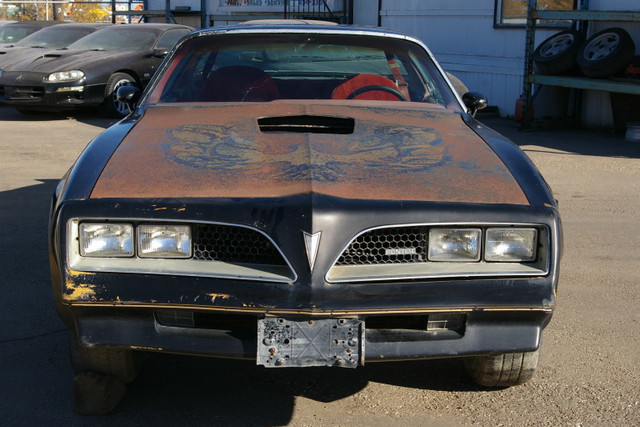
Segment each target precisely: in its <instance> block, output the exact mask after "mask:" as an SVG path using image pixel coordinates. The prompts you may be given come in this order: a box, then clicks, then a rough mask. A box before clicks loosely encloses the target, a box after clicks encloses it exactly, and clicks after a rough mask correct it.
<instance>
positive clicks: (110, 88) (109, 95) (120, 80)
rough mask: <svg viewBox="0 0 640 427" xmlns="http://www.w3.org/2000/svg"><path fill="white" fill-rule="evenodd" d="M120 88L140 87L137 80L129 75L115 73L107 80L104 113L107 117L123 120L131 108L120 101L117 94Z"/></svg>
mask: <svg viewBox="0 0 640 427" xmlns="http://www.w3.org/2000/svg"><path fill="white" fill-rule="evenodd" d="M120 86H138V85H137V83H136V80H135V79H134V78H133V77H131V76H130V75H129V74H127V73H114V74H112V75H111V77H109V80H107V86H106V87H105V90H104V101H103V103H102V111H103V112H104V114H105V115H106V116H107V117H115V118H122V117H124V116H126V115H127V114H129V107H128V106H127V104H125V103H124V102H120V101H118V98H117V96H116V92H117V91H118V88H119V87H120Z"/></svg>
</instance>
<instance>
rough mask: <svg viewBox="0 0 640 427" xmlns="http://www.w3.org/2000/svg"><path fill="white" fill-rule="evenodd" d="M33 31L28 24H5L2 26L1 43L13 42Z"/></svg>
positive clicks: (0, 31) (0, 30) (0, 28)
mask: <svg viewBox="0 0 640 427" xmlns="http://www.w3.org/2000/svg"><path fill="white" fill-rule="evenodd" d="M33 31H34V30H33V29H32V28H30V27H26V26H24V27H23V26H18V25H3V26H2V27H0V43H13V42H16V41H18V40H22V39H23V38H25V37H26V36H27V35H29V34H31V33H33Z"/></svg>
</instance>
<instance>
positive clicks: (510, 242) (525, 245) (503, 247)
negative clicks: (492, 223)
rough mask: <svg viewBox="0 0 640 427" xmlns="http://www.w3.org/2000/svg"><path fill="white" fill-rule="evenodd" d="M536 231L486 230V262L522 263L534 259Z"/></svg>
mask: <svg viewBox="0 0 640 427" xmlns="http://www.w3.org/2000/svg"><path fill="white" fill-rule="evenodd" d="M537 244H538V230H536V229H535V228H488V229H487V237H486V242H485V249H484V250H485V255H484V259H485V260H486V261H502V262H523V261H534V260H535V259H536V246H537Z"/></svg>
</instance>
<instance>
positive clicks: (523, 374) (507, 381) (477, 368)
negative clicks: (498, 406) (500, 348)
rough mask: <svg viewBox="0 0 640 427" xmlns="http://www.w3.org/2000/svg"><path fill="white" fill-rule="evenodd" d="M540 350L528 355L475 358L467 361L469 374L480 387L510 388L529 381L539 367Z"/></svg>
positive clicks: (512, 354)
mask: <svg viewBox="0 0 640 427" xmlns="http://www.w3.org/2000/svg"><path fill="white" fill-rule="evenodd" d="M539 357H540V350H539V349H538V350H536V351H532V352H526V353H506V354H498V355H491V356H474V357H469V358H467V359H466V360H465V362H466V363H465V364H466V366H467V372H469V375H470V376H471V378H473V380H474V381H475V382H476V383H478V384H479V385H482V386H485V387H510V386H514V385H518V384H523V383H525V382H527V381H529V380H530V379H531V378H532V377H533V374H534V373H535V370H536V368H537V366H538V359H539Z"/></svg>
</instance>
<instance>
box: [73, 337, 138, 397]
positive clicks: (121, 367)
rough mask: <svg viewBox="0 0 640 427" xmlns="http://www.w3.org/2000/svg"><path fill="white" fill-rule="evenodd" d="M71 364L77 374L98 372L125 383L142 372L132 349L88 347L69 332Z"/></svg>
mask: <svg viewBox="0 0 640 427" xmlns="http://www.w3.org/2000/svg"><path fill="white" fill-rule="evenodd" d="M69 354H70V356H71V366H73V370H74V371H75V373H76V374H81V373H96V374H101V375H106V376H112V377H115V378H117V379H118V380H119V381H121V382H123V383H124V384H129V383H131V382H132V381H133V380H135V379H136V377H137V376H138V373H139V372H140V368H139V364H138V362H137V360H136V357H135V356H136V354H135V352H134V351H132V350H126V349H120V348H109V347H86V346H84V345H82V343H80V340H79V339H78V338H77V336H75V335H74V334H73V333H71V334H69Z"/></svg>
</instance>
